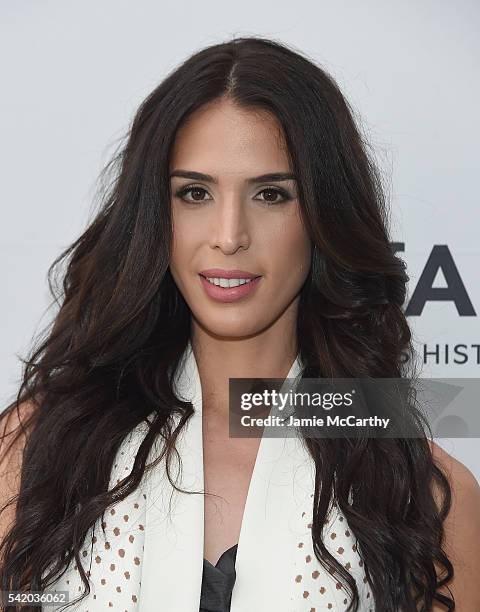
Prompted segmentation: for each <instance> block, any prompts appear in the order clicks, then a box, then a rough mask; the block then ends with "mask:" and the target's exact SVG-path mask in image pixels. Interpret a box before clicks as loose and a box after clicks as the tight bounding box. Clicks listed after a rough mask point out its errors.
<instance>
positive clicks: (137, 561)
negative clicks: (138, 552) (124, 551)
mask: <svg viewBox="0 0 480 612" xmlns="http://www.w3.org/2000/svg"><path fill="white" fill-rule="evenodd" d="M133 562H134V563H135V565H140V559H139V558H138V557H134V558H133Z"/></svg>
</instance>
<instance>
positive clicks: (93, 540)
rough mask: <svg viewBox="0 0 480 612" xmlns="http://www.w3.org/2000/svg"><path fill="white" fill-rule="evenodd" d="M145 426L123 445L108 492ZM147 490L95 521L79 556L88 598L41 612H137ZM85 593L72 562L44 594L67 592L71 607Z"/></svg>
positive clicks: (122, 474)
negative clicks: (110, 611) (85, 576)
mask: <svg viewBox="0 0 480 612" xmlns="http://www.w3.org/2000/svg"><path fill="white" fill-rule="evenodd" d="M146 427H147V426H146V424H141V425H139V426H138V427H137V428H135V429H134V430H133V431H132V432H130V434H129V436H127V438H126V439H125V440H124V442H123V444H122V445H121V447H120V449H119V451H118V453H117V456H116V458H115V461H114V465H113V469H112V474H111V478H110V488H112V487H113V486H114V485H115V484H117V483H118V482H120V480H122V479H123V478H125V476H128V474H129V473H130V471H131V468H132V466H133V461H134V459H135V454H136V452H137V450H138V443H139V442H138V438H137V436H138V435H142V434H143V433H146ZM146 491H147V488H146V487H143V486H140V487H138V488H137V490H136V491H134V492H133V493H132V494H131V495H130V496H128V497H127V498H126V499H124V500H122V501H120V502H119V503H117V504H115V505H114V506H111V507H110V508H108V509H107V511H106V512H105V515H104V519H103V521H102V520H101V519H99V520H98V521H97V523H96V524H95V525H94V527H93V528H92V529H91V530H90V532H89V534H88V535H87V538H86V539H85V542H84V545H83V547H82V549H81V553H80V554H81V559H82V566H83V568H84V570H85V572H86V573H87V576H88V577H89V580H90V589H91V591H90V594H89V595H87V596H86V597H85V598H84V599H83V600H82V601H80V602H79V603H76V604H74V605H71V606H68V607H67V608H66V609H65V605H64V604H62V605H61V606H56V607H52V606H48V607H47V606H44V607H43V608H42V609H43V610H46V611H47V610H49V611H51V610H57V611H60V610H64V609H65V612H69V611H72V612H97V611H98V612H100V611H101V610H114V611H115V612H125V611H127V612H135V611H136V610H138V609H139V600H140V588H141V580H142V552H143V548H144V541H145V531H146V529H145V527H146V525H145V522H146V521H145V519H146V504H147V494H146ZM102 524H103V527H104V529H105V533H104V531H103V529H102ZM83 590H84V585H83V583H82V581H81V578H80V574H79V572H78V568H77V564H76V563H72V564H71V565H70V566H69V568H68V570H67V572H66V573H65V574H64V575H63V576H62V577H61V578H60V579H59V580H58V581H57V582H56V583H55V586H54V587H50V588H49V589H48V591H68V593H69V601H70V602H72V601H73V600H74V599H77V598H78V597H79V596H80V595H81V593H82V592H83Z"/></svg>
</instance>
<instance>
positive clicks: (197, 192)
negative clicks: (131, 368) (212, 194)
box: [175, 186, 207, 202]
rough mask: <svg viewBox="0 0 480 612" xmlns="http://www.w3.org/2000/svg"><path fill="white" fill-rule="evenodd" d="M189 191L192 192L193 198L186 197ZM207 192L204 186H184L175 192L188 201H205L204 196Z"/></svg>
mask: <svg viewBox="0 0 480 612" xmlns="http://www.w3.org/2000/svg"><path fill="white" fill-rule="evenodd" d="M187 193H191V194H192V199H190V198H186V197H185V196H186V195H187ZM206 193H207V191H206V189H203V187H197V186H194V187H184V188H183V189H180V190H179V191H177V192H176V193H175V195H176V196H177V197H179V198H182V199H183V200H185V201H186V202H204V201H205V198H204V197H202V196H204V195H205V194H206Z"/></svg>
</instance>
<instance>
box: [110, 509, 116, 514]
mask: <svg viewBox="0 0 480 612" xmlns="http://www.w3.org/2000/svg"><path fill="white" fill-rule="evenodd" d="M110 514H111V515H112V516H113V515H114V514H115V508H112V509H111V510H110Z"/></svg>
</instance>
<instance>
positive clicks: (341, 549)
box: [337, 546, 344, 555]
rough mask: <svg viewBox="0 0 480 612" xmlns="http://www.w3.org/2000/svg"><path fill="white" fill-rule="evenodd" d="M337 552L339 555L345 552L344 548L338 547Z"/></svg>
mask: <svg viewBox="0 0 480 612" xmlns="http://www.w3.org/2000/svg"><path fill="white" fill-rule="evenodd" d="M337 552H338V554H339V555H341V554H343V552H344V549H343V548H342V547H341V546H340V548H337Z"/></svg>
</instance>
